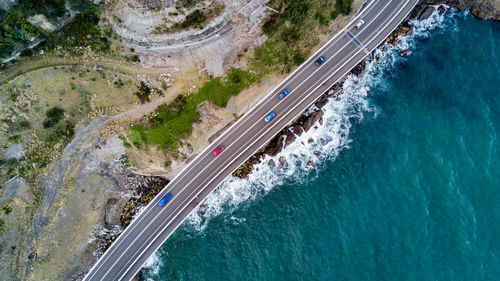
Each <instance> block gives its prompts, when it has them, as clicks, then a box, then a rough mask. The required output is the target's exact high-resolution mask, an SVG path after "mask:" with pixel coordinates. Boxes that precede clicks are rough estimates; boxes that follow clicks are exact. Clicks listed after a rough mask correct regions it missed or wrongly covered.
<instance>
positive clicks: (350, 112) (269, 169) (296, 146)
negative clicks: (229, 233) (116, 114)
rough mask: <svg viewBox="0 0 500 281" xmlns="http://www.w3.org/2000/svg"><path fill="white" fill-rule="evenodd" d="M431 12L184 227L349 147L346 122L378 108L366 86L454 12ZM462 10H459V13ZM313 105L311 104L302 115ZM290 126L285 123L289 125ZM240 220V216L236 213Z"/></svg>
mask: <svg viewBox="0 0 500 281" xmlns="http://www.w3.org/2000/svg"><path fill="white" fill-rule="evenodd" d="M438 7H439V5H436V6H435V8H436V11H435V12H434V13H433V14H432V15H431V16H430V17H429V18H428V19H425V20H421V21H418V20H413V21H410V25H412V26H413V29H414V32H413V33H412V34H411V35H408V36H400V37H399V38H398V39H399V44H398V45H397V46H389V45H387V44H384V45H382V46H381V47H379V48H377V49H376V50H375V51H373V52H372V54H371V55H370V56H368V57H367V58H366V59H365V62H366V68H365V69H366V71H365V73H364V74H363V75H362V76H361V77H357V76H354V75H348V76H347V78H346V80H345V82H344V84H343V86H342V88H341V89H340V90H339V92H340V93H339V94H340V95H339V99H337V98H335V96H337V95H334V97H331V98H330V99H329V100H328V102H327V104H326V105H325V106H324V107H323V108H322V109H321V110H323V112H324V114H323V122H322V124H320V123H319V122H316V124H314V126H313V128H311V129H310V130H309V131H308V132H305V133H303V134H302V135H300V136H297V138H296V140H295V141H294V142H293V143H292V144H290V145H289V146H287V147H286V148H285V149H283V150H282V151H281V152H280V153H279V154H278V155H276V156H265V157H264V158H263V159H262V161H261V162H260V163H259V164H256V165H255V166H254V170H253V173H252V174H250V175H249V176H248V179H239V178H236V177H233V176H230V177H228V178H227V179H226V180H224V181H223V182H222V183H221V184H220V185H219V186H218V187H217V188H216V189H215V190H214V191H213V192H212V193H211V194H210V195H209V196H208V197H207V198H206V199H205V200H204V201H203V202H201V203H200V204H199V205H198V207H197V208H195V209H194V210H193V212H192V213H191V214H190V215H189V216H188V218H187V220H186V222H185V223H184V224H183V226H184V229H185V230H187V231H188V232H202V231H203V230H204V229H205V228H206V227H207V225H208V223H209V222H210V220H211V219H212V218H214V217H216V216H219V215H221V214H223V213H224V214H227V215H231V214H232V213H233V212H234V211H235V210H236V209H237V208H239V207H241V205H242V204H244V203H246V202H252V201H254V200H256V199H258V198H261V197H263V196H265V195H266V194H267V193H268V192H270V191H271V190H273V188H275V187H276V186H280V185H282V184H283V183H285V182H286V181H294V182H299V183H301V182H304V181H308V180H311V179H313V178H314V177H315V175H317V173H318V172H319V171H320V170H321V163H323V162H324V161H327V160H334V159H335V158H336V157H337V156H338V155H339V153H341V152H342V151H343V150H346V149H349V144H350V143H351V142H352V139H350V138H349V134H350V132H351V129H352V126H353V125H354V124H356V123H359V122H362V121H363V119H364V118H365V116H367V115H371V116H373V117H374V118H376V116H377V111H378V109H377V108H376V107H375V106H374V105H372V104H370V100H369V92H370V89H371V88H375V87H378V88H383V87H384V85H383V83H382V77H383V75H384V74H385V73H387V72H388V71H390V70H392V69H394V68H395V66H396V65H397V63H398V62H400V61H401V60H404V59H405V58H403V57H402V56H401V55H400V51H401V50H407V49H409V50H411V49H412V48H414V47H415V43H416V42H417V40H416V39H422V38H427V37H429V36H430V35H431V31H434V30H436V29H441V30H444V29H446V28H447V26H453V23H451V24H448V22H449V19H450V18H453V17H454V16H456V15H457V14H458V13H457V12H456V10H455V9H450V7H448V6H444V7H445V9H446V12H444V13H440V12H439V11H438V9H437V8H438ZM462 14H463V13H462ZM315 110H317V108H315V106H314V105H313V106H312V107H311V108H309V109H308V110H307V111H305V113H304V114H306V115H307V114H310V113H311V112H314V111H315ZM290 128H291V127H290ZM238 220H239V221H244V218H239V219H238Z"/></svg>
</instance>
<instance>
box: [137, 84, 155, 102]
mask: <svg viewBox="0 0 500 281" xmlns="http://www.w3.org/2000/svg"><path fill="white" fill-rule="evenodd" d="M134 94H135V95H136V96H137V98H138V99H139V100H140V101H141V103H145V102H149V101H150V99H149V97H150V96H151V88H149V87H148V86H147V85H146V83H144V82H143V81H141V84H140V85H139V86H138V87H137V91H136V92H135V93H134Z"/></svg>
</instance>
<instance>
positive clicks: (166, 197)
mask: <svg viewBox="0 0 500 281" xmlns="http://www.w3.org/2000/svg"><path fill="white" fill-rule="evenodd" d="M170 198H172V194H170V193H167V194H165V196H163V198H162V199H161V200H160V202H158V206H160V207H163V206H165V204H167V202H168V200H170Z"/></svg>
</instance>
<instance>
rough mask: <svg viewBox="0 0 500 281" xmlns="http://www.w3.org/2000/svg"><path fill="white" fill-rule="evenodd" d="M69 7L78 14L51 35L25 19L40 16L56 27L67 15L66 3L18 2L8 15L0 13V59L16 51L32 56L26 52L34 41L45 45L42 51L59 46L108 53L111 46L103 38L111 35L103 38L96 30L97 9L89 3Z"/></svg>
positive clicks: (72, 1) (73, 1) (82, 0)
mask: <svg viewBox="0 0 500 281" xmlns="http://www.w3.org/2000/svg"><path fill="white" fill-rule="evenodd" d="M68 3H69V5H70V7H71V8H72V9H74V10H76V11H79V12H80V13H78V14H77V15H76V16H75V18H74V19H73V20H72V21H71V22H70V23H69V24H67V26H66V27H64V28H63V29H62V30H60V31H57V32H54V33H47V32H46V31H43V30H39V29H38V28H36V27H35V26H33V25H31V24H30V23H28V18H29V17H31V16H34V15H37V14H42V15H45V16H46V18H47V19H48V21H50V22H52V23H53V24H56V23H57V22H58V21H59V20H60V19H61V18H64V17H67V16H68V15H69V14H68V11H67V10H66V6H65V4H66V0H37V1H33V0H19V3H18V5H16V6H12V7H11V8H10V10H9V11H8V12H4V11H1V10H0V58H6V57H8V56H10V55H11V54H12V53H13V52H14V51H15V50H23V51H22V53H21V55H33V54H34V52H33V51H31V50H29V49H27V48H28V47H29V46H30V45H31V44H32V43H33V42H32V39H34V38H35V37H36V38H38V39H40V40H41V41H43V42H44V43H43V44H41V45H40V47H41V48H43V47H46V48H47V49H53V48H55V47H57V46H61V47H62V48H63V50H66V51H72V50H71V48H73V47H75V46H90V47H91V48H92V49H93V50H94V51H101V52H106V51H109V48H110V42H109V41H108V38H107V37H106V36H108V37H110V36H111V35H110V34H109V32H108V34H107V35H106V36H102V32H101V30H100V29H99V27H98V22H99V6H98V5H94V4H92V2H91V1H88V0H68ZM80 52H81V51H80ZM78 53H79V52H78V51H77V52H75V54H78Z"/></svg>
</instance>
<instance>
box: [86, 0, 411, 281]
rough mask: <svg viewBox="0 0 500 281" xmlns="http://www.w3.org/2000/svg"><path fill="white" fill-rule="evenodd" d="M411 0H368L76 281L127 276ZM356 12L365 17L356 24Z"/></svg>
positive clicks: (372, 44)
mask: <svg viewBox="0 0 500 281" xmlns="http://www.w3.org/2000/svg"><path fill="white" fill-rule="evenodd" d="M417 2H418V0H374V1H372V2H370V4H369V5H368V6H367V7H365V8H364V10H363V11H362V12H361V13H360V15H358V16H357V17H356V18H355V19H354V20H353V21H351V22H350V23H349V24H348V25H347V26H346V28H344V29H343V30H342V31H340V32H339V33H337V34H336V35H335V36H334V37H333V38H332V39H331V40H330V41H329V42H327V43H326V44H325V45H324V46H323V47H322V48H321V49H320V50H319V51H318V52H316V53H315V54H314V55H313V56H311V57H310V58H309V59H308V60H307V61H306V62H305V63H304V64H302V65H301V66H300V67H299V68H298V69H297V70H296V71H294V72H293V73H292V74H291V75H290V76H289V77H288V78H287V79H286V80H285V81H284V82H283V83H282V84H281V85H279V86H278V87H277V88H276V89H274V90H273V91H272V92H271V93H269V95H267V96H266V97H265V98H264V99H263V100H262V101H261V102H260V103H259V104H257V105H256V106H255V107H254V108H252V109H251V110H250V111H249V112H248V113H247V114H245V115H244V116H243V117H241V118H240V120H238V122H236V123H235V124H234V125H233V126H232V127H231V128H229V129H228V130H226V131H225V132H224V133H223V134H222V135H221V136H220V137H219V138H218V139H217V140H216V141H214V142H213V144H212V145H211V146H209V147H208V148H207V149H206V150H204V151H203V152H202V153H201V154H200V155H198V156H197V157H196V158H195V159H193V160H192V161H191V163H190V164H189V165H188V166H187V167H186V168H185V169H184V170H183V171H182V172H181V173H180V174H179V175H177V176H176V177H175V178H174V179H173V180H172V181H171V182H170V183H169V184H168V185H167V186H166V188H164V190H163V191H162V192H160V194H159V195H158V196H156V198H155V199H154V200H153V201H152V202H151V204H149V205H148V206H147V207H146V208H145V209H144V210H143V211H142V213H141V214H140V215H139V216H138V217H137V218H136V219H135V220H134V221H133V222H132V223H131V224H130V225H129V226H128V227H127V228H126V229H125V231H124V232H123V233H122V234H121V235H120V236H119V237H118V239H117V240H116V241H115V242H114V243H113V244H112V245H111V247H110V248H109V249H108V250H107V251H106V252H105V253H104V255H103V256H102V257H101V258H100V259H99V261H98V262H97V263H96V264H95V265H94V266H93V267H92V269H91V270H90V272H89V273H88V274H87V275H86V277H85V279H84V280H89V281H90V280H96V281H97V280H130V279H132V278H133V277H134V276H135V275H136V274H137V272H138V271H139V270H140V269H141V267H142V266H143V264H144V263H145V262H146V260H147V259H148V258H149V256H151V255H152V254H153V253H154V252H155V251H156V250H157V249H158V248H159V247H160V246H161V245H162V244H163V243H164V242H165V241H166V240H167V238H168V237H169V236H170V235H171V234H172V233H173V232H174V231H175V229H176V228H177V227H178V226H179V225H180V224H181V223H182V222H183V220H184V219H185V218H186V217H187V216H188V215H189V214H190V212H191V211H192V210H193V209H194V208H195V206H196V205H197V204H198V203H199V202H201V201H202V200H203V198H205V197H206V196H207V195H208V194H209V193H210V192H211V191H212V190H214V189H215V188H216V187H217V186H218V185H219V184H220V183H221V182H222V181H223V180H224V179H225V178H226V177H227V176H228V175H230V174H231V173H232V172H233V171H234V170H236V169H237V168H238V167H239V166H240V165H241V164H242V163H243V162H244V161H246V160H247V159H248V158H250V157H251V156H252V155H253V154H254V153H255V152H256V151H257V150H258V149H260V148H261V147H263V146H264V145H265V144H266V143H267V142H268V141H269V140H270V139H271V138H273V137H274V136H275V135H276V134H277V133H278V132H279V131H280V130H281V129H282V128H284V127H285V126H287V125H288V124H290V123H291V122H292V121H293V120H295V119H296V118H297V117H298V116H299V115H300V114H302V113H303V112H304V111H305V110H306V109H307V108H308V107H309V106H310V105H311V104H312V103H314V102H315V101H316V100H317V99H318V98H319V97H320V96H321V95H322V94H323V93H324V92H325V91H326V90H327V89H328V88H329V87H330V86H331V85H332V84H334V83H336V82H337V81H338V80H339V79H341V78H342V77H343V76H344V75H345V74H346V73H348V72H349V71H350V70H351V69H352V68H353V67H354V66H356V64H358V63H359V62H360V61H361V60H362V59H363V58H364V57H365V56H366V55H367V54H368V53H369V52H370V51H372V50H373V49H375V48H376V47H377V46H379V45H380V43H382V42H383V40H385V38H386V37H387V36H388V35H389V34H390V33H391V32H392V31H393V30H394V29H395V28H396V27H397V26H398V25H399V23H401V21H402V20H404V18H405V17H406V16H407V15H408V14H409V12H410V11H411V10H412V8H413V7H414V6H415V5H416V3H417ZM360 19H363V20H364V21H365V24H364V25H363V26H362V27H361V28H360V29H357V28H356V27H355V25H356V23H357V22H359V20H360ZM320 56H324V57H325V58H326V61H325V62H324V63H323V64H321V65H320V66H317V65H315V63H314V62H315V61H316V59H317V58H318V57H320ZM325 82H326V85H323V84H324V83H325ZM284 88H288V89H290V93H289V94H288V96H287V97H286V98H284V99H282V100H280V99H278V94H279V93H280V92H281V91H282V90H283V89H284ZM270 112H274V113H275V114H276V117H275V118H274V119H273V120H272V121H271V122H270V123H266V122H264V117H265V116H266V115H267V114H268V113H270ZM219 145H223V146H224V148H225V149H224V151H223V152H222V153H221V154H220V155H218V156H217V157H214V155H213V154H212V151H213V150H214V149H215V148H216V147H218V146H219ZM167 192H170V193H171V194H172V198H171V199H170V201H169V202H168V203H167V204H166V205H165V206H164V207H158V206H157V202H158V201H159V200H160V199H161V198H162V197H163V196H164V195H165V194H166V193H167Z"/></svg>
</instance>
